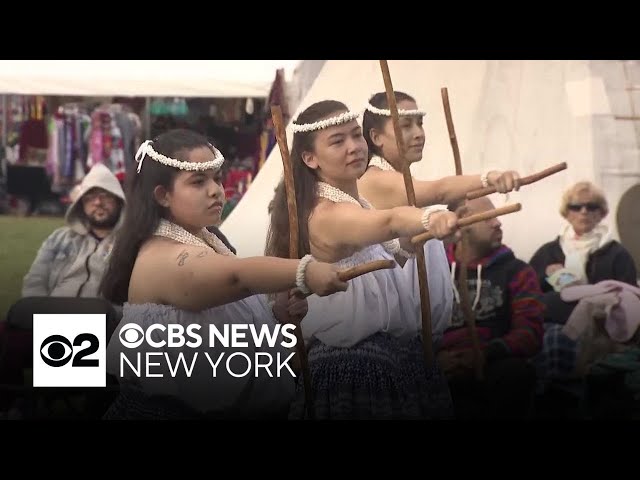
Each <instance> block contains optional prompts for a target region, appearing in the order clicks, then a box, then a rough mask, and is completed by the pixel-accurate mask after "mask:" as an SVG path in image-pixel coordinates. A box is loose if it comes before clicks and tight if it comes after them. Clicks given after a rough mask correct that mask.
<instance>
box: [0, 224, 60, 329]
mask: <svg viewBox="0 0 640 480" xmlns="http://www.w3.org/2000/svg"><path fill="white" fill-rule="evenodd" d="M62 225H64V219H63V218H62V217H12V216H8V215H0V321H4V318H5V314H6V313H7V310H8V309H9V307H10V306H11V304H12V303H14V302H15V301H16V300H18V299H19V298H20V291H21V290H22V279H23V277H24V276H25V274H26V273H27V271H28V270H29V267H31V263H32V262H33V260H34V259H35V257H36V253H37V252H38V249H39V248H40V245H42V242H43V241H44V240H45V238H47V237H48V236H49V234H50V233H51V232H53V231H54V230H55V229H56V228H58V227H60V226H62Z"/></svg>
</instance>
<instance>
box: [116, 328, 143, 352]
mask: <svg viewBox="0 0 640 480" xmlns="http://www.w3.org/2000/svg"><path fill="white" fill-rule="evenodd" d="M118 335H119V337H120V342H121V343H122V345H124V346H125V347H128V348H137V347H139V346H140V345H142V342H143V341H144V338H145V337H144V330H142V327H141V326H140V325H136V324H135V323H127V324H126V325H124V326H123V327H122V328H121V329H120V333H119V334H118Z"/></svg>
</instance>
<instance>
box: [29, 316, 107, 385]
mask: <svg viewBox="0 0 640 480" xmlns="http://www.w3.org/2000/svg"><path fill="white" fill-rule="evenodd" d="M106 326H107V317H106V315H105V314H34V316H33V386H34V387H105V386H106V382H107V380H106V378H107V376H106V350H107V349H106V345H107V343H106Z"/></svg>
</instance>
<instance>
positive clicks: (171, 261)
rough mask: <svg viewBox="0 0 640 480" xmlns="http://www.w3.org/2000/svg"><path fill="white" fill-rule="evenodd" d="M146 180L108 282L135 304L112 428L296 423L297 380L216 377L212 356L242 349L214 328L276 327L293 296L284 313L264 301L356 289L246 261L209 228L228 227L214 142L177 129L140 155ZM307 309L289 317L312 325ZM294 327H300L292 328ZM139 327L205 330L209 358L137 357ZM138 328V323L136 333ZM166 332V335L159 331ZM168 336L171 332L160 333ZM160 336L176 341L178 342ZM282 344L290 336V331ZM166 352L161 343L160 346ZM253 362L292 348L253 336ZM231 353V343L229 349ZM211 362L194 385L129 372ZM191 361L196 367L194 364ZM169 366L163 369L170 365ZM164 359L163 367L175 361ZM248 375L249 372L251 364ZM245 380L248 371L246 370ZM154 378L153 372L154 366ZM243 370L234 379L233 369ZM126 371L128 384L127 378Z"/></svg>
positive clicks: (113, 348)
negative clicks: (155, 423) (150, 423)
mask: <svg viewBox="0 0 640 480" xmlns="http://www.w3.org/2000/svg"><path fill="white" fill-rule="evenodd" d="M136 160H137V161H138V168H137V173H136V174H134V175H133V176H132V178H131V183H130V184H129V185H128V189H127V208H126V211H125V212H124V218H125V220H124V225H123V228H122V229H121V230H120V233H119V236H118V238H117V239H116V242H115V247H114V249H113V251H112V253H111V258H110V263H109V266H108V269H107V272H106V274H105V277H104V279H103V284H102V288H101V291H102V294H103V295H104V296H105V298H107V299H109V300H110V301H112V302H114V303H117V304H123V306H124V308H123V318H122V321H121V323H120V325H119V326H118V328H117V329H116V333H115V334H114V335H113V337H112V338H111V340H110V342H109V344H108V349H107V371H108V372H109V373H110V374H112V375H114V376H116V377H117V378H118V381H119V382H120V383H121V393H120V395H119V397H118V398H117V399H116V401H115V402H114V404H113V405H112V406H111V408H110V409H109V411H108V412H107V414H106V416H105V417H106V418H121V419H136V418H195V417H199V416H202V415H205V416H209V417H213V418H223V419H225V418H231V417H234V416H235V417H238V418H252V417H265V416H266V417H271V416H276V417H277V416H278V415H282V413H283V412H284V415H285V417H284V418H286V413H287V411H288V408H289V403H290V401H291V400H292V398H293V393H294V378H293V376H291V375H289V376H288V375H287V374H283V375H281V376H275V375H274V376H273V378H272V377H270V376H269V375H268V374H267V373H265V372H262V374H261V375H259V376H257V377H255V378H254V375H249V376H243V377H237V378H236V377H235V376H233V375H230V374H229V373H228V371H227V370H225V368H224V367H223V366H222V365H221V366H220V367H219V368H218V369H217V375H216V377H215V378H212V366H211V365H209V364H208V362H207V360H206V358H205V357H204V351H206V352H207V353H209V355H210V356H211V358H214V360H215V358H216V357H215V356H217V354H218V353H219V352H222V351H224V352H226V353H227V354H230V352H231V350H233V349H231V350H225V349H221V348H209V347H210V344H209V325H210V324H214V325H216V326H217V328H218V330H219V331H223V329H224V327H226V326H229V325H231V326H233V325H235V324H242V325H245V326H246V325H247V324H248V325H250V326H255V327H256V328H257V329H260V328H262V326H263V325H267V326H268V328H269V329H270V332H272V327H275V326H276V323H277V321H278V320H279V321H283V322H284V321H286V320H287V319H286V318H278V319H276V318H274V313H273V312H285V313H281V314H280V315H279V316H280V317H283V316H284V317H286V315H287V303H288V295H286V294H285V295H284V296H280V297H278V298H279V299H280V300H278V302H279V304H278V305H276V306H274V308H273V311H272V309H271V308H269V306H268V304H267V302H266V300H265V298H263V296H262V295H259V294H262V293H276V292H282V291H287V290H289V289H292V288H295V287H297V288H300V289H304V290H306V291H310V292H313V293H316V294H318V295H328V294H331V293H334V292H337V291H344V290H346V289H347V284H346V283H344V282H342V281H340V280H339V278H338V276H337V268H336V267H334V266H332V265H330V264H328V263H323V262H320V261H317V262H310V263H303V262H301V261H300V260H293V259H292V260H289V259H283V258H267V257H254V258H245V259H239V258H237V257H236V256H235V255H234V254H233V253H232V252H231V251H230V250H229V249H228V248H227V247H226V246H225V244H224V243H223V242H222V241H221V240H220V239H219V238H218V237H216V236H215V235H214V234H212V233H210V232H209V231H208V230H207V229H206V228H205V227H207V226H209V225H214V224H216V223H217V222H218V221H219V219H220V215H221V213H222V206H223V201H224V190H223V188H222V185H221V177H220V167H221V166H222V163H223V161H224V158H223V156H222V154H221V153H220V152H219V151H218V150H217V149H216V148H215V147H213V146H212V145H211V144H210V143H209V142H208V141H207V139H206V138H205V137H203V136H201V135H199V134H197V133H194V132H191V131H188V130H171V131H168V132H166V133H164V134H162V135H160V136H159V137H158V138H156V139H155V140H153V141H147V142H145V143H144V144H143V145H142V146H141V147H140V149H139V151H138V153H137V155H136ZM306 309H307V304H306V300H301V301H298V302H292V303H291V304H290V306H289V310H288V315H291V316H298V317H301V316H304V314H305V313H306ZM287 323H288V322H287ZM129 324H134V326H135V327H134V330H135V329H137V330H138V331H140V330H142V331H146V330H147V329H148V328H149V327H151V326H152V325H154V324H161V325H162V326H164V327H167V326H168V325H170V324H179V325H182V327H184V328H185V329H186V328H187V327H188V326H189V325H192V324H198V325H200V326H201V327H202V328H201V329H200V330H199V333H200V334H201V335H202V337H203V342H202V346H201V348H202V349H204V350H203V351H200V350H198V349H197V348H196V349H190V348H186V347H185V348H170V347H168V346H164V347H160V348H152V347H149V346H148V344H147V342H144V341H143V342H142V343H141V344H140V345H138V346H137V347H136V348H134V349H131V350H129V349H128V348H123V345H124V346H128V344H127V343H126V342H124V343H123V338H124V340H127V338H128V339H129V340H131V341H133V342H134V343H135V341H136V339H135V338H129V337H123V332H122V331H121V330H125V328H123V327H126V326H128V325H129ZM129 326H130V325H129ZM154 328H157V327H154ZM160 330H161V329H160ZM160 330H158V329H156V330H154V331H153V333H154V334H158V335H160V337H159V338H160V339H165V338H164V337H165V336H166V334H160ZM280 335H281V333H280ZM155 338H156V340H155V341H156V342H157V341H160V340H159V339H158V337H155ZM245 339H246V341H247V342H248V347H247V348H243V349H242V352H245V353H247V354H249V353H251V354H253V353H254V352H258V351H265V352H271V353H277V352H280V351H282V353H283V355H284V357H283V358H286V357H287V355H288V354H289V353H291V352H289V351H288V350H287V349H285V348H283V347H281V346H280V342H278V343H276V344H275V347H268V346H267V345H266V342H265V343H264V344H263V345H262V346H258V345H256V344H255V343H253V342H252V336H251V335H249V334H248V333H247V335H246V337H245ZM217 345H218V346H219V345H220V344H219V343H218V344H217ZM196 351H199V352H200V358H198V359H197V363H196V362H195V361H194V363H195V365H196V366H195V368H194V369H193V371H192V374H191V375H190V376H188V377H187V376H186V375H185V373H184V372H183V373H182V374H181V373H178V374H177V375H175V376H174V375H170V372H169V371H167V369H166V367H164V368H163V367H162V366H160V364H156V365H155V366H154V367H153V368H152V369H151V370H152V371H153V372H154V373H157V372H158V371H162V373H163V374H164V377H163V378H154V377H152V376H151V377H150V376H147V375H145V374H143V375H141V376H140V377H138V376H137V375H134V374H133V372H132V369H130V368H126V369H123V366H122V360H121V354H122V353H125V354H126V355H127V358H135V356H136V354H137V353H139V352H140V353H142V355H143V356H144V355H145V353H148V352H161V353H164V354H165V356H166V357H167V359H170V360H171V361H172V364H175V363H176V362H177V360H178V358H179V356H180V355H184V357H185V358H186V360H187V361H186V364H188V365H191V363H190V362H191V359H192V356H193V354H194V353H195V352H196ZM190 355H191V357H190ZM161 360H162V359H161ZM161 360H155V359H154V361H158V362H161V364H162V365H164V362H162V361H161ZM244 366H246V365H244ZM239 368H240V371H242V370H243V366H240V367H239ZM143 370H144V367H143ZM232 370H233V369H232ZM122 372H125V373H126V374H122Z"/></svg>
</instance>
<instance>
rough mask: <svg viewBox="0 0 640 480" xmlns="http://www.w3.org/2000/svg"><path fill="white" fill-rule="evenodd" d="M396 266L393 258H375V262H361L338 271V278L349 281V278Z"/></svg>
mask: <svg viewBox="0 0 640 480" xmlns="http://www.w3.org/2000/svg"><path fill="white" fill-rule="evenodd" d="M395 266H396V262H394V261H393V260H374V261H373V262H367V263H361V264H360V265H356V266H354V267H351V268H347V269H346V270H342V271H340V272H338V278H339V279H340V280H342V281H343V282H348V281H349V280H353V279H354V278H356V277H359V276H360V275H364V274H365V273H371V272H374V271H376V270H384V269H388V268H393V267H395Z"/></svg>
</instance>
